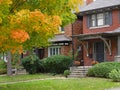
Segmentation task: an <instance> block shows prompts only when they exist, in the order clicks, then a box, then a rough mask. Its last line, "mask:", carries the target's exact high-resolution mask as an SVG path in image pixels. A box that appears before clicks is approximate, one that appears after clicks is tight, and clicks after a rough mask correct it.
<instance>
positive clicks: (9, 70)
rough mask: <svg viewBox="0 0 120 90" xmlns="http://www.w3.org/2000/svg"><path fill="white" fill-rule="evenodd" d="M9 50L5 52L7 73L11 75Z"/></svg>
mask: <svg viewBox="0 0 120 90" xmlns="http://www.w3.org/2000/svg"><path fill="white" fill-rule="evenodd" d="M11 59H12V57H11V52H10V51H8V52H7V75H8V76H11V75H12V65H11Z"/></svg>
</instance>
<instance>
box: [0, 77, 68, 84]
mask: <svg viewBox="0 0 120 90" xmlns="http://www.w3.org/2000/svg"><path fill="white" fill-rule="evenodd" d="M53 79H66V78H65V77H55V78H45V79H33V80H26V81H17V82H5V83H0V84H15V83H21V82H32V81H39V80H53Z"/></svg>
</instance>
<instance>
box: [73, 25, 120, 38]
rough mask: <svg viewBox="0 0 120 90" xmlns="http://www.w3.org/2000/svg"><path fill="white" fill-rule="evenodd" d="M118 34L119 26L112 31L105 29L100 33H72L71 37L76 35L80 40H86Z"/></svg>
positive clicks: (119, 32)
mask: <svg viewBox="0 0 120 90" xmlns="http://www.w3.org/2000/svg"><path fill="white" fill-rule="evenodd" d="M117 35H120V27H119V28H117V29H115V30H113V31H106V32H102V33H91V34H79V35H74V36H73V37H77V38H79V39H80V40H87V39H96V38H99V36H104V37H107V36H117Z"/></svg>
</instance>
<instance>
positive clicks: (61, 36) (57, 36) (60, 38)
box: [49, 34, 72, 42]
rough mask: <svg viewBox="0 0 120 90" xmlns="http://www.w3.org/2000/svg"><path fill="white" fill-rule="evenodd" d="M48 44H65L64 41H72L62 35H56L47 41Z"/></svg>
mask: <svg viewBox="0 0 120 90" xmlns="http://www.w3.org/2000/svg"><path fill="white" fill-rule="evenodd" d="M49 41H50V42H65V41H68V42H69V41H72V40H71V38H69V37H67V36H65V35H63V34H58V35H55V37H54V38H53V39H49Z"/></svg>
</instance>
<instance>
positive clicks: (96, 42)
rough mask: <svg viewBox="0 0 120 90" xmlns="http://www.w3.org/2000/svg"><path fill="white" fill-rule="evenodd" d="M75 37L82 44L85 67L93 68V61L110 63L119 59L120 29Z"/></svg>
mask: <svg viewBox="0 0 120 90" xmlns="http://www.w3.org/2000/svg"><path fill="white" fill-rule="evenodd" d="M73 37H74V38H77V39H78V40H79V42H80V43H81V46H80V47H82V49H83V60H84V66H91V65H92V62H93V61H97V62H99V63H100V62H109V61H115V60H116V59H117V58H119V57H118V56H119V55H120V47H119V46H120V28H118V29H116V30H113V31H106V32H103V33H92V34H80V35H74V36H73ZM117 60H118V59H117Z"/></svg>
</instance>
